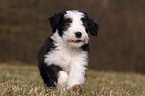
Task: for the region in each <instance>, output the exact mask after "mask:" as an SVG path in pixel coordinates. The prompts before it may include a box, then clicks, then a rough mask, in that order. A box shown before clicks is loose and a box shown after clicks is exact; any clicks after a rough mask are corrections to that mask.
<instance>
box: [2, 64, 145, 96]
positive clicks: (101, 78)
mask: <svg viewBox="0 0 145 96" xmlns="http://www.w3.org/2000/svg"><path fill="white" fill-rule="evenodd" d="M83 88H84V91H83V92H82V93H80V94H79V93H78V92H74V91H63V90H62V91H57V90H55V89H49V88H47V87H45V85H44V84H43V81H42V79H41V77H40V75H39V70H38V68H37V67H36V66H11V65H4V64H1V65H0V96H15V95H21V96H25V95H26V96H32V95H33V96H36V95H37V96H76V95H82V96H109V95H112V96H131V95H132V96H145V75H141V74H135V73H117V72H99V71H92V70H89V71H87V75H86V80H85V83H84V84H83Z"/></svg>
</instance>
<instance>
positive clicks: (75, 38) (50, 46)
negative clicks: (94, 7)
mask: <svg viewBox="0 0 145 96" xmlns="http://www.w3.org/2000/svg"><path fill="white" fill-rule="evenodd" d="M49 22H50V25H51V27H52V35H51V36H50V37H49V38H48V39H47V40H46V41H45V43H44V45H43V46H42V47H41V49H40V50H39V53H38V61H39V65H38V66H39V70H40V74H41V76H42V78H43V80H44V82H45V84H46V85H47V86H49V87H57V89H62V88H65V89H71V88H73V87H74V86H75V85H81V84H83V83H84V80H85V77H84V76H85V71H86V70H87V68H86V67H87V65H88V51H89V46H88V45H89V44H88V41H89V36H88V32H90V34H91V35H92V36H96V35H97V31H98V28H99V26H98V24H96V23H95V22H94V21H93V20H92V19H91V18H90V17H88V15H87V14H86V13H84V12H79V11H76V10H69V11H65V12H59V13H55V14H54V15H53V16H52V17H50V18H49Z"/></svg>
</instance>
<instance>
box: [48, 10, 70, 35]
mask: <svg viewBox="0 0 145 96" xmlns="http://www.w3.org/2000/svg"><path fill="white" fill-rule="evenodd" d="M64 14H65V12H59V13H55V14H54V15H53V16H52V17H50V18H49V19H48V20H49V23H50V25H51V27H52V32H53V33H54V32H55V31H56V29H57V30H58V33H59V35H60V36H62V35H63V31H65V30H67V28H68V27H70V23H72V20H71V19H70V18H64Z"/></svg>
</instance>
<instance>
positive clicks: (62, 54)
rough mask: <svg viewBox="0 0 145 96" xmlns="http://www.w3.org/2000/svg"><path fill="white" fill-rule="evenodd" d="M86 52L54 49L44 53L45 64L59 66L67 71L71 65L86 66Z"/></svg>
mask: <svg viewBox="0 0 145 96" xmlns="http://www.w3.org/2000/svg"><path fill="white" fill-rule="evenodd" d="M87 56H88V53H87V52H84V51H81V50H76V49H57V48H56V49H54V50H52V51H50V52H49V53H47V54H46V55H45V63H47V65H52V64H53V65H56V66H60V67H61V68H62V69H63V70H65V71H66V72H69V69H70V67H72V66H76V65H77V66H86V65H87Z"/></svg>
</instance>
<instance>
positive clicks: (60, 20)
mask: <svg viewBox="0 0 145 96" xmlns="http://www.w3.org/2000/svg"><path fill="white" fill-rule="evenodd" d="M49 22H50V25H51V27H52V32H53V33H55V32H58V34H59V36H60V37H61V38H62V39H63V40H64V41H66V42H67V43H68V44H69V45H70V46H71V47H76V48H79V47H81V46H83V45H84V44H87V43H88V40H89V36H88V32H90V34H91V35H92V36H96V35H97V32H98V28H99V26H98V24H96V23H95V22H94V21H93V20H92V19H91V18H90V17H89V16H88V15H87V14H86V13H83V12H79V11H75V10H70V11H65V12H59V13H55V14H54V15H53V16H52V17H50V18H49Z"/></svg>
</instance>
